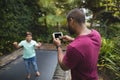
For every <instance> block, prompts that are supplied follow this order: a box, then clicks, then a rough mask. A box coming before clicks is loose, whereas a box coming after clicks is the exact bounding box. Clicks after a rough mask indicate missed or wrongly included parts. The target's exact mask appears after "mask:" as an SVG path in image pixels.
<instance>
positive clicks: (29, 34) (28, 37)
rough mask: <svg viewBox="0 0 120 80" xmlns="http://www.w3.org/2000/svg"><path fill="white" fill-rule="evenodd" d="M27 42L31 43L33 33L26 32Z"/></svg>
mask: <svg viewBox="0 0 120 80" xmlns="http://www.w3.org/2000/svg"><path fill="white" fill-rule="evenodd" d="M26 40H27V41H28V42H30V41H31V40H32V33H31V32H26Z"/></svg>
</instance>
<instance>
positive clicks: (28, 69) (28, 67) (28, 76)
mask: <svg viewBox="0 0 120 80" xmlns="http://www.w3.org/2000/svg"><path fill="white" fill-rule="evenodd" d="M24 63H25V67H26V70H27V78H30V76H31V74H30V60H29V59H24Z"/></svg>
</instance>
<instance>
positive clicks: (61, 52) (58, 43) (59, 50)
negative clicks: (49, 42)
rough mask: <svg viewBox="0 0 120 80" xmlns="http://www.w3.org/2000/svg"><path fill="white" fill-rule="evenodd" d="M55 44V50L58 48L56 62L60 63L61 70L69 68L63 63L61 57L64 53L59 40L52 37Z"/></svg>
mask: <svg viewBox="0 0 120 80" xmlns="http://www.w3.org/2000/svg"><path fill="white" fill-rule="evenodd" d="M53 41H54V43H55V45H56V46H57V50H58V63H59V65H60V67H61V68H62V69H63V70H69V68H68V67H67V66H66V65H65V63H64V61H63V58H64V54H63V51H62V48H61V41H60V40H59V39H55V38H54V39H53Z"/></svg>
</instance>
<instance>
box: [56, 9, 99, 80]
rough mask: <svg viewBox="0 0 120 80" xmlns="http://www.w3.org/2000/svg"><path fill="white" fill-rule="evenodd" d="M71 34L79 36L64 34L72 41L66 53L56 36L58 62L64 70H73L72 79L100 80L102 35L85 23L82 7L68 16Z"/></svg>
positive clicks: (66, 38) (65, 37)
mask: <svg viewBox="0 0 120 80" xmlns="http://www.w3.org/2000/svg"><path fill="white" fill-rule="evenodd" d="M67 22H68V28H69V32H70V34H75V35H76V36H77V37H76V38H75V39H74V38H71V37H69V36H64V37H63V39H65V40H68V41H71V43H70V44H69V45H68V46H67V50H66V54H65V55H64V54H63V52H62V47H61V41H60V40H59V39H55V38H54V44H55V45H56V46H57V50H58V62H59V64H60V66H61V68H62V69H63V70H69V69H70V70H71V76H72V80H98V74H97V61H98V55H99V51H100V46H101V37H100V34H99V33H98V32H97V31H96V30H90V29H88V28H87V27H86V25H85V14H84V13H83V11H82V10H80V9H77V8H76V9H73V10H71V11H70V12H69V13H68V16H67Z"/></svg>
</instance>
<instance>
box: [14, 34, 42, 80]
mask: <svg viewBox="0 0 120 80" xmlns="http://www.w3.org/2000/svg"><path fill="white" fill-rule="evenodd" d="M13 44H14V46H15V47H16V48H20V47H23V59H24V62H25V66H26V70H27V78H28V79H30V77H31V73H30V64H31V63H32V65H33V67H34V71H35V73H36V76H40V73H39V71H38V67H37V63H36V54H35V47H40V46H41V43H40V42H39V43H37V42H36V41H34V40H32V33H31V32H27V33H26V39H25V40H23V41H21V42H20V43H19V44H18V43H17V42H14V43H13Z"/></svg>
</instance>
